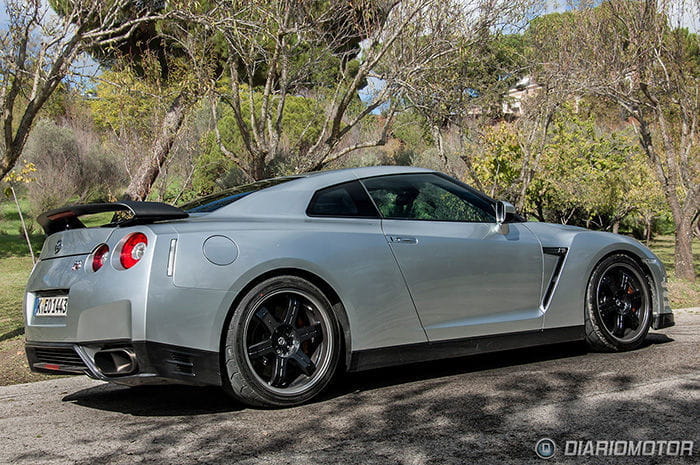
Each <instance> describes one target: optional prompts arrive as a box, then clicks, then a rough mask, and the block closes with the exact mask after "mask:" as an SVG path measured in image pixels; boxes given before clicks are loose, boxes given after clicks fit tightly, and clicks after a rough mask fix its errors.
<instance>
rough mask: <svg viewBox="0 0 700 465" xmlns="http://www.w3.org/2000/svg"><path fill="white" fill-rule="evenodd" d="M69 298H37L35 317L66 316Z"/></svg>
mask: <svg viewBox="0 0 700 465" xmlns="http://www.w3.org/2000/svg"><path fill="white" fill-rule="evenodd" d="M67 308H68V296H67V295H61V296H53V297H37V299H36V304H35V306H34V315H35V316H66V309H67Z"/></svg>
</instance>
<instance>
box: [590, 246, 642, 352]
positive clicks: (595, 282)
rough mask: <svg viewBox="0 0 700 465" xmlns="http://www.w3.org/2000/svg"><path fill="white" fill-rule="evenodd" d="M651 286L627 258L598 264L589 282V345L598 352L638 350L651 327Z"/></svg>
mask: <svg viewBox="0 0 700 465" xmlns="http://www.w3.org/2000/svg"><path fill="white" fill-rule="evenodd" d="M651 297H652V295H651V286H650V285H649V278H648V277H647V276H646V274H645V273H644V271H643V270H642V269H641V267H640V266H639V265H638V264H637V263H636V262H635V261H634V260H632V259H631V258H629V257H628V256H626V255H622V254H616V255H612V256H610V257H608V258H606V259H604V260H603V261H602V262H600V263H599V264H598V266H597V267H596V269H595V270H594V271H593V274H592V275H591V279H590V281H589V282H588V291H587V298H586V315H585V316H586V318H585V325H586V341H587V342H588V344H589V345H590V346H591V347H592V348H593V349H595V350H599V351H604V352H618V351H624V350H632V349H636V348H638V347H639V346H640V345H642V343H643V342H644V338H645V337H646V335H647V333H648V332H649V327H650V326H651V314H652V305H651V302H652V300H651Z"/></svg>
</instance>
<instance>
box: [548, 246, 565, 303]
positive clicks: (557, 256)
mask: <svg viewBox="0 0 700 465" xmlns="http://www.w3.org/2000/svg"><path fill="white" fill-rule="evenodd" d="M568 251H569V249H568V248H566V247H542V253H544V255H545V279H546V278H547V277H549V283H548V284H547V288H546V289H545V291H544V297H543V298H542V308H547V307H548V306H549V302H550V301H551V300H552V295H553V294H554V289H555V288H556V286H557V282H558V281H559V276H561V270H562V267H563V266H564V259H565V258H566V254H567V252H568ZM548 262H551V263H550V264H549V266H547V265H548Z"/></svg>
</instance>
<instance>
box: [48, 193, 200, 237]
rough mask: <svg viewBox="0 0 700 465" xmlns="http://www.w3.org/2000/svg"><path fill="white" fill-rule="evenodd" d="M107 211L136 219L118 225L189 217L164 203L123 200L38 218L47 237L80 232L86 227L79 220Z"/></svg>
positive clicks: (95, 204)
mask: <svg viewBox="0 0 700 465" xmlns="http://www.w3.org/2000/svg"><path fill="white" fill-rule="evenodd" d="M105 212H127V213H131V215H132V217H131V218H129V219H127V220H125V221H123V222H118V223H116V224H118V225H120V226H125V225H127V224H129V225H132V224H145V223H153V222H154V221H164V220H178V219H181V218H187V217H188V216H189V215H188V214H187V213H186V212H185V211H184V210H181V209H179V208H177V207H173V206H172V205H168V204H167V203H161V202H134V201H131V200H122V201H120V202H112V203H91V204H86V205H73V206H70V207H63V208H57V209H56V210H51V211H48V212H46V213H42V214H41V215H39V216H38V217H37V219H36V220H37V222H38V223H39V224H40V225H41V227H42V228H44V231H45V232H46V235H47V236H50V235H51V234H54V233H57V232H60V231H65V230H67V229H80V228H84V227H85V225H84V224H83V223H82V221H80V220H79V219H78V217H80V216H84V215H92V214H95V213H105Z"/></svg>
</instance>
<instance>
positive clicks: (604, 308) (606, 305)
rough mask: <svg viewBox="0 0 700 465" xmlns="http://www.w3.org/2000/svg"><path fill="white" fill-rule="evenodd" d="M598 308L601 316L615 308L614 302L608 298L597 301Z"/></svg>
mask: <svg viewBox="0 0 700 465" xmlns="http://www.w3.org/2000/svg"><path fill="white" fill-rule="evenodd" d="M598 310H599V311H600V314H601V315H602V316H605V315H607V314H609V313H610V312H612V311H614V310H615V303H614V302H612V301H610V300H608V301H606V302H602V303H599V304H598Z"/></svg>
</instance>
